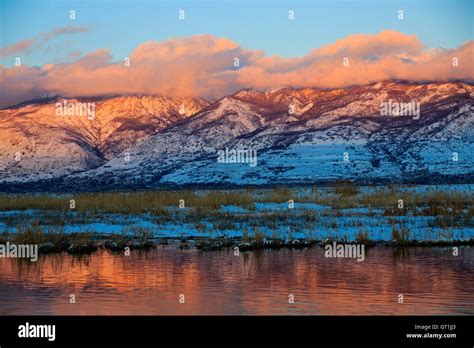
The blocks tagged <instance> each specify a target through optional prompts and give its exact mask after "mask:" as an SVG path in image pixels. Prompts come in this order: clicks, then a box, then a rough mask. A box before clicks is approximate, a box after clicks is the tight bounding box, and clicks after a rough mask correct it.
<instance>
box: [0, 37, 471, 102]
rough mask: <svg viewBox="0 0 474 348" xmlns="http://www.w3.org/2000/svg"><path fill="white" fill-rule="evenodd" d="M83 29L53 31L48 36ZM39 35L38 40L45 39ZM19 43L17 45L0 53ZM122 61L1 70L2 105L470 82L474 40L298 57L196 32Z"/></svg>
mask: <svg viewBox="0 0 474 348" xmlns="http://www.w3.org/2000/svg"><path fill="white" fill-rule="evenodd" d="M85 30H86V29H85V28H79V29H77V28H76V29H74V28H72V29H71V30H69V31H68V30H66V31H65V32H64V30H59V29H58V31H57V32H56V31H54V32H52V33H51V34H50V35H53V36H54V35H64V34H68V33H75V32H82V31H85ZM44 35H47V34H44ZM44 35H43V39H42V40H48V38H49V36H44ZM25 45H26V44H25V43H23V44H22V43H18V44H16V45H14V46H15V47H5V48H2V52H11V51H12V50H13V51H15V50H16V49H20V48H21V47H23V46H25ZM20 46H21V47H20ZM26 46H28V45H26ZM19 47H20V48H19ZM23 49H24V47H23ZM125 58H126V57H123V59H121V60H113V58H112V54H111V52H109V51H108V50H106V49H101V50H97V51H93V52H90V53H87V54H85V55H82V56H80V57H78V58H76V59H75V60H73V61H69V62H64V63H59V64H46V65H44V66H42V67H29V66H24V65H23V66H20V67H14V66H12V67H5V66H3V65H0V79H1V84H2V86H4V88H2V89H3V91H2V93H1V95H0V106H6V105H11V104H14V103H18V102H21V101H24V100H27V99H31V98H34V97H36V96H38V95H41V94H45V93H54V94H60V95H63V96H71V97H72V96H77V97H80V96H101V95H113V94H135V93H145V94H159V95H166V96H175V97H185V96H186V97H196V96H199V97H205V98H211V99H212V98H219V97H221V96H224V95H228V94H230V93H233V92H235V91H237V90H239V89H242V88H255V89H267V88H276V87H281V86H286V85H289V86H292V87H321V88H338V87H347V86H351V85H363V84H367V83H370V82H374V81H381V80H387V79H402V80H409V81H450V80H463V81H467V82H473V81H474V67H473V64H472V62H473V61H474V41H468V42H466V43H465V44H463V45H461V46H459V47H457V48H455V49H449V50H448V49H433V48H428V47H426V46H424V45H423V44H422V43H421V42H420V41H419V39H418V38H417V37H416V36H414V35H407V34H404V33H400V32H397V31H393V30H386V31H382V32H380V33H378V34H374V35H372V34H355V35H350V36H347V37H345V38H343V39H341V40H337V41H336V42H334V43H333V44H330V45H326V46H323V47H320V48H315V49H313V50H312V51H310V52H309V53H308V54H306V55H305V56H303V57H292V58H284V57H280V56H267V55H265V52H263V51H260V50H254V49H246V48H243V47H241V46H239V44H238V43H236V42H233V41H231V40H228V39H226V38H218V37H215V36H212V35H196V36H191V37H185V38H175V39H170V40H167V41H163V42H156V41H148V42H144V43H142V44H140V45H139V46H138V47H137V48H136V49H135V50H133V52H131V53H130V55H129V57H128V58H129V61H130V66H129V67H127V66H125V64H124V59H125ZM236 58H238V66H235V65H236V64H235V63H236ZM346 58H347V60H345V59H346ZM453 59H454V60H455V61H456V62H457V66H456V64H454V65H453ZM344 62H346V64H343V63H344ZM347 63H348V64H347Z"/></svg>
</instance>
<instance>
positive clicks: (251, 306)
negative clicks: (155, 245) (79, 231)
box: [0, 247, 474, 315]
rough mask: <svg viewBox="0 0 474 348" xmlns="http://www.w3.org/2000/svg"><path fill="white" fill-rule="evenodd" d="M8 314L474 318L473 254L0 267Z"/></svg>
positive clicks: (220, 256)
mask: <svg viewBox="0 0 474 348" xmlns="http://www.w3.org/2000/svg"><path fill="white" fill-rule="evenodd" d="M400 293H401V294H403V295H404V304H398V302H397V299H398V297H397V296H398V294H400ZM70 294H75V295H76V303H75V304H70V303H69V295H70ZM180 294H184V296H185V303H184V304H180V303H179V301H178V300H179V296H180ZM289 294H294V296H295V303H294V304H289V303H288V295H289ZM6 314H79V315H86V314H92V315H93V314H137V315H138V314H157V315H159V314H166V315H169V314H257V315H259V314H316V315H317V314H322V315H326V314H328V315H330V314H474V248H472V247H465V248H460V252H459V256H457V257H454V256H452V254H451V248H416V249H405V250H395V249H392V248H382V247H377V248H374V249H370V250H368V251H366V260H365V261H364V262H357V261H356V260H349V259H327V258H325V257H324V249H322V248H312V249H308V250H300V251H291V250H279V251H262V252H253V253H241V254H240V256H238V257H236V256H234V255H233V253H232V251H231V250H228V251H227V250H224V251H217V252H200V251H198V250H176V249H175V248H173V247H167V248H160V249H157V250H154V251H151V252H148V253H145V252H132V255H131V256H129V257H125V256H122V255H114V254H111V253H109V252H106V251H103V252H99V253H95V254H92V255H90V256H86V257H73V256H70V255H68V254H65V253H63V254H60V255H58V254H56V255H46V256H41V257H40V259H39V260H38V262H37V263H29V262H25V261H22V262H20V261H18V260H12V259H0V315H6Z"/></svg>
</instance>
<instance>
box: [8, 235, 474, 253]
mask: <svg viewBox="0 0 474 348" xmlns="http://www.w3.org/2000/svg"><path fill="white" fill-rule="evenodd" d="M9 237H11V236H9ZM44 237H45V238H48V237H49V238H50V240H45V241H44V242H41V243H34V242H32V241H30V240H18V239H15V238H8V237H7V238H5V237H4V236H3V237H0V244H5V243H7V242H9V243H17V244H24V243H26V244H37V245H38V252H39V254H51V253H61V252H67V253H68V254H71V255H85V254H91V253H93V252H96V251H98V250H109V251H112V252H124V253H125V252H127V251H128V252H131V251H136V250H141V251H149V250H153V249H157V248H159V247H160V246H168V247H175V248H176V249H177V250H188V249H197V250H200V251H204V252H211V251H219V250H224V249H231V250H233V251H239V252H251V251H259V250H280V249H306V248H313V247H321V248H324V247H325V246H326V245H328V244H331V243H333V242H336V243H338V244H344V245H351V244H352V245H355V244H360V245H364V246H365V247H366V248H373V247H391V248H413V247H459V246H474V238H465V239H456V240H407V241H396V240H391V241H390V240H352V241H349V240H343V239H337V238H324V239H322V240H317V239H304V238H300V239H296V238H294V239H281V238H261V239H255V238H250V239H247V240H246V239H244V238H243V237H215V238H212V237H198V236H189V237H184V238H183V237H180V236H174V237H173V236H168V237H157V238H148V239H139V238H133V237H127V236H117V235H115V236H113V235H104V234H91V235H88V236H86V235H84V234H70V235H67V236H65V235H62V236H55V235H48V236H44ZM237 248H238V249H237Z"/></svg>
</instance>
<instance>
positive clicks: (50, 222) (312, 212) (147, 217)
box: [0, 185, 474, 241]
mask: <svg viewBox="0 0 474 348" xmlns="http://www.w3.org/2000/svg"><path fill="white" fill-rule="evenodd" d="M352 188H353V187H352V186H349V189H352ZM473 188H474V185H443V186H427V185H417V186H401V187H397V188H396V189H394V188H386V187H385V188H384V187H357V188H355V190H356V191H357V192H353V193H351V194H349V195H347V194H345V193H344V191H341V192H339V193H337V191H336V192H335V191H334V190H335V189H337V188H335V187H320V188H317V189H316V190H315V189H314V188H308V187H297V188H291V189H289V188H286V189H276V190H271V189H258V190H252V191H248V192H246V193H245V194H246V195H251V197H252V200H253V202H252V204H250V205H249V204H246V205H245V206H243V205H239V204H222V205H218V206H219V207H218V208H209V207H204V206H192V205H186V207H185V208H179V207H178V206H171V205H166V206H161V207H156V206H152V205H150V207H149V212H143V213H126V212H125V213H124V212H123V211H122V212H111V211H108V212H101V211H87V212H80V211H74V210H66V211H57V210H41V209H25V210H20V209H17V210H4V211H1V212H0V233H2V232H3V233H16V232H17V230H18V228H19V226H22V229H23V231H24V230H25V229H26V228H28V227H29V226H33V225H35V226H36V228H38V229H40V230H41V231H43V232H48V231H50V232H61V233H78V232H83V233H91V234H117V235H122V234H123V235H134V234H136V233H139V232H143V231H146V232H147V233H148V234H149V235H152V236H153V237H156V238H160V237H210V238H215V237H220V236H224V237H242V236H243V234H248V235H249V236H252V235H255V234H263V235H264V236H267V237H269V238H284V239H288V238H290V239H291V238H298V239H317V240H322V239H324V238H336V239H341V240H347V241H352V240H357V238H358V237H359V236H360V235H362V236H364V237H365V238H368V239H370V240H375V241H390V240H392V239H393V238H394V237H393V233H394V231H398V232H401V231H406V232H407V235H406V236H407V237H406V238H407V239H408V240H429V241H437V240H464V239H469V238H474V218H473V204H472V203H473V201H472V197H473V192H474V190H473ZM210 192H211V194H212V191H198V192H195V193H196V194H197V195H209V194H210ZM220 192H224V193H225V194H230V195H232V193H233V192H234V191H232V190H227V191H220ZM235 192H239V193H240V194H242V192H245V190H240V191H235ZM157 194H159V191H157ZM382 194H384V195H386V200H385V199H382V201H380V200H379V201H374V202H376V203H374V202H372V201H371V199H372V200H374V199H375V198H377V197H379V196H381V195H382ZM179 195H180V194H179V192H177V193H176V197H179ZM397 195H400V197H403V199H404V200H405V209H399V207H398V204H399V202H398V200H397V199H396V197H397ZM443 195H446V201H445V202H444V203H443V199H445V198H443V197H444V196H443ZM412 196H413V197H416V199H415V198H413V201H410V199H409V197H412ZM92 197H93V196H92ZM381 197H385V196H383V195H382V196H381ZM394 197H395V198H394ZM430 197H438V198H436V199H438V200H440V201H437V202H436V203H435V202H434V201H433V202H430V201H426V202H424V200H429V199H432V198H430ZM433 199H434V198H433ZM455 199H457V201H456V200H455ZM272 200H273V201H272ZM363 202H366V203H365V204H364V203H363ZM425 203H426V204H425ZM157 208H159V209H160V210H158V211H155V210H154V209H157ZM435 208H436V210H433V209H435ZM397 209H398V210H397ZM427 209H431V210H433V211H435V212H436V213H433V214H430V213H429V212H427V211H428V210H427Z"/></svg>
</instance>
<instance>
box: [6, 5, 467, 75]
mask: <svg viewBox="0 0 474 348" xmlns="http://www.w3.org/2000/svg"><path fill="white" fill-rule="evenodd" d="M71 9H72V10H75V11H76V19H75V20H70V19H69V10H71ZM180 9H183V10H185V12H186V19H185V20H184V21H181V20H179V19H178V11H179V10H180ZM290 9H292V10H294V11H295V19H294V20H292V21H290V20H288V11H289V10H290ZM400 9H401V10H403V11H404V19H403V20H398V19H397V11H398V10H400ZM0 11H1V12H0V13H1V14H0V21H1V30H2V42H1V46H2V47H7V46H10V45H13V44H15V43H17V42H19V41H21V40H25V39H31V38H34V37H37V36H39V35H40V33H45V32H49V31H52V30H54V29H55V28H58V27H64V26H68V25H85V26H87V27H88V29H89V32H87V33H78V34H74V35H67V36H61V37H58V38H55V39H53V40H51V41H50V42H48V46H50V47H49V49H45V48H44V47H43V48H41V49H36V50H32V51H31V52H29V53H28V54H24V55H23V56H22V61H23V63H24V64H27V65H29V66H33V65H43V64H45V63H49V62H54V61H58V60H61V59H62V58H64V57H65V56H67V55H68V54H69V53H70V52H71V51H80V52H81V53H82V54H84V53H87V52H90V51H93V50H96V49H100V48H107V49H109V50H110V52H111V53H112V55H113V57H114V58H115V59H122V57H125V56H127V55H128V54H129V53H130V52H131V51H132V50H133V49H134V48H135V47H137V46H138V45H139V44H140V43H142V42H144V41H148V40H156V41H162V40H166V39H168V38H175V37H183V36H190V35H194V34H204V33H206V34H213V35H215V36H219V37H226V38H228V39H231V40H233V41H236V42H237V43H239V44H240V45H241V46H242V47H244V48H249V49H259V50H263V51H265V52H266V54H268V55H273V54H277V55H281V56H285V57H294V56H302V55H304V54H305V53H307V52H308V51H310V50H311V49H312V48H315V47H320V46H322V45H325V44H329V43H333V42H334V41H335V40H337V39H341V38H344V37H346V36H348V35H350V34H355V33H364V34H374V33H378V32H380V31H382V30H384V29H395V30H397V31H400V32H402V33H406V34H414V35H416V36H417V37H418V38H419V39H420V40H421V42H423V43H424V44H426V45H427V46H429V47H444V48H454V47H457V46H459V45H460V44H462V43H464V42H466V41H468V40H472V35H473V34H472V33H473V23H472V17H473V1H471V0H430V1H427V0H411V1H391V0H385V1H384V0H378V1H377V0H357V1H350V0H332V1H331V0H324V1H323V0H321V1H317V0H313V1H275V0H274V1H269V0H260V1H257V0H254V1H250V0H240V1H234V0H227V1H225V0H224V1H223V0H220V1H216V0H205V1H203V0H200V1H196V0H195V1H156V0H153V1H152V0H135V1H132V0H126V1H125V0H120V1H117V0H114V1H110V0H93V1H92V0H85V1H33V0H27V1H25V0H2V1H1V8H0ZM0 62H1V63H2V64H4V65H6V66H11V65H12V64H13V57H9V58H4V59H2V60H1V61H0Z"/></svg>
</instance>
